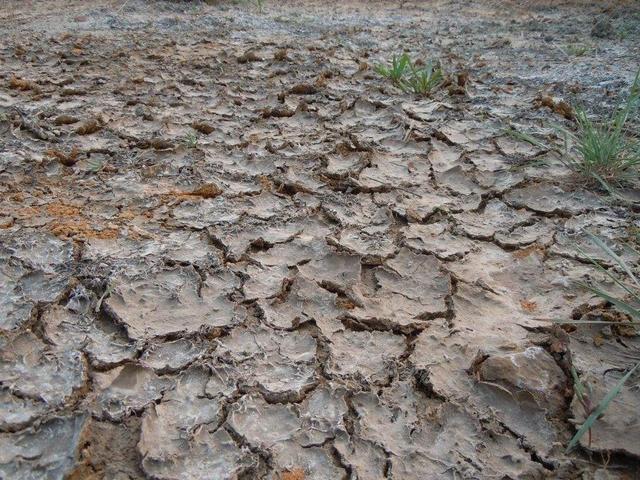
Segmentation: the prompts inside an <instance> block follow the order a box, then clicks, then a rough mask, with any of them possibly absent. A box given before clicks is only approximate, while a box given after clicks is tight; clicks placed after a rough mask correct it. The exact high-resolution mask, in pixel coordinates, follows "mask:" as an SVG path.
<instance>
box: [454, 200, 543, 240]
mask: <svg viewBox="0 0 640 480" xmlns="http://www.w3.org/2000/svg"><path fill="white" fill-rule="evenodd" d="M532 217H533V215H532V214H531V212H528V211H526V210H516V209H513V208H511V207H509V206H508V205H506V204H504V203H503V202H501V201H500V200H497V199H492V200H489V202H487V204H486V205H485V208H484V210H483V211H482V212H481V213H476V212H464V213H459V214H455V215H453V218H454V219H455V222H456V230H458V231H460V232H462V233H464V234H466V235H467V236H469V237H471V238H478V239H491V238H493V236H494V235H495V234H496V233H497V232H500V233H505V234H508V233H509V232H510V231H511V230H512V229H513V228H515V227H517V226H519V225H523V224H525V223H527V222H528V221H529V220H530V219H531V218H532Z"/></svg>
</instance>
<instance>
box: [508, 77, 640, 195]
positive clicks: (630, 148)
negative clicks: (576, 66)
mask: <svg viewBox="0 0 640 480" xmlns="http://www.w3.org/2000/svg"><path fill="white" fill-rule="evenodd" d="M639 104H640V70H638V72H637V73H636V76H635V79H634V81H633V84H632V86H631V89H630V92H629V96H628V98H627V101H626V102H625V103H624V104H623V105H621V106H620V108H618V109H617V111H616V112H615V113H614V114H613V115H612V116H611V117H609V118H608V119H606V120H604V121H600V122H598V121H594V120H592V119H591V118H589V116H588V115H587V113H586V112H585V110H584V109H582V108H576V109H575V119H576V127H577V128H576V129H575V131H571V130H569V129H567V128H564V127H556V130H557V132H558V133H559V135H560V136H561V137H562V138H563V139H564V145H563V146H559V145H552V144H546V143H545V142H543V141H541V140H538V139H536V138H535V137H533V136H531V135H529V134H526V133H523V132H515V131H514V130H510V131H508V133H509V134H510V135H512V136H513V137H515V138H517V139H519V140H523V141H526V142H528V143H531V144H532V145H535V146H537V147H542V148H544V149H546V150H551V151H555V152H556V153H558V154H559V155H560V159H561V161H562V163H563V164H564V165H566V166H567V167H568V168H570V169H571V170H573V171H574V172H575V173H577V174H578V175H580V176H581V177H583V178H585V179H588V180H590V181H592V182H595V184H596V185H598V186H600V187H601V188H603V189H604V190H606V191H607V192H609V193H611V194H613V195H615V196H617V197H620V198H624V197H622V196H621V195H620V194H618V193H617V192H618V190H619V189H620V188H624V187H627V186H637V182H638V174H639V168H638V167H640V141H639V139H638V134H637V133H634V132H632V131H631V129H630V128H629V126H628V123H629V119H630V118H632V117H633V115H634V114H636V113H637V111H638V105H639Z"/></svg>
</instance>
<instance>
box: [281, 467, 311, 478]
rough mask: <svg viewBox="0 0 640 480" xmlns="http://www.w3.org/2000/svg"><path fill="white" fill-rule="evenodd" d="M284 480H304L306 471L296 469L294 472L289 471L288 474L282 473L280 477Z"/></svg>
mask: <svg viewBox="0 0 640 480" xmlns="http://www.w3.org/2000/svg"><path fill="white" fill-rule="evenodd" d="M280 477H281V478H282V480H304V478H305V475H304V470H302V469H301V468H294V469H293V470H288V471H286V472H282V474H281V475H280Z"/></svg>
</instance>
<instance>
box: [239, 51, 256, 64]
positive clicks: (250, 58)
mask: <svg viewBox="0 0 640 480" xmlns="http://www.w3.org/2000/svg"><path fill="white" fill-rule="evenodd" d="M237 60H238V63H250V62H260V61H262V57H260V55H258V54H257V53H256V51H255V50H252V49H249V50H247V51H245V52H244V53H243V54H242V55H240V56H239V57H238V58H237Z"/></svg>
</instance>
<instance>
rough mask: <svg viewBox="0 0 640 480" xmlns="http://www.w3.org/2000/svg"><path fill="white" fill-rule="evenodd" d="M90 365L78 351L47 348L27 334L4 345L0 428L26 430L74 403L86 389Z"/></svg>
mask: <svg viewBox="0 0 640 480" xmlns="http://www.w3.org/2000/svg"><path fill="white" fill-rule="evenodd" d="M86 381H87V366H86V364H85V362H84V361H83V358H82V354H81V353H80V352H79V351H77V350H58V349H54V348H49V347H47V346H45V344H44V343H42V342H41V341H40V340H39V339H38V338H37V337H36V336H35V335H33V334H31V333H24V334H21V335H19V336H18V337H16V338H14V339H13V340H12V341H10V342H6V343H5V344H4V345H2V353H1V354H0V386H1V387H2V389H1V390H0V392H2V401H1V402H0V426H2V428H3V429H7V428H12V429H13V428H16V427H17V428H22V427H24V426H25V425H27V424H28V423H29V422H32V421H33V420H35V419H36V418H38V417H40V416H44V415H45V414H47V413H50V412H53V411H55V410H58V409H61V408H62V407H63V406H65V404H67V403H71V402H73V401H74V400H75V397H76V396H77V395H79V393H80V392H81V390H82V389H84V388H85V387H86V385H85V383H86Z"/></svg>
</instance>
